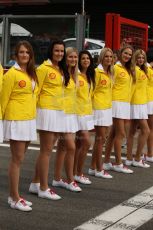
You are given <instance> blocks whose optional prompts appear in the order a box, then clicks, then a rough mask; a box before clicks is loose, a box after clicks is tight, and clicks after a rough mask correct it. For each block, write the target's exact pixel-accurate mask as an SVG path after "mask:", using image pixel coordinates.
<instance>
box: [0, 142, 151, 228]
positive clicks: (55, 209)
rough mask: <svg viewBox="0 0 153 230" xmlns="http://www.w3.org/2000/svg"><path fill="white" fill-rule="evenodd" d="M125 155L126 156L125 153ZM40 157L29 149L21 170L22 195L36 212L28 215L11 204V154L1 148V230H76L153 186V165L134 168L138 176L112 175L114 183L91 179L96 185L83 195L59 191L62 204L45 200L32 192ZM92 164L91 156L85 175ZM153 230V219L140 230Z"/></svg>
mask: <svg viewBox="0 0 153 230" xmlns="http://www.w3.org/2000/svg"><path fill="white" fill-rule="evenodd" d="M31 146H35V147H36V146H37V147H39V143H32V145H31ZM123 152H125V150H124V149H123ZM38 153H39V150H30V149H29V150H28V151H27V154H26V156H25V160H24V162H23V165H22V169H21V176H20V188H19V189H20V192H21V195H22V196H23V197H24V198H26V199H27V200H29V201H32V202H33V210H32V212H30V213H24V212H21V211H18V210H12V209H11V208H10V207H9V205H8V204H7V197H8V177H7V168H8V163H9V158H10V150H9V147H7V146H5V147H4V146H1V147H0V230H25V229H26V230H27V229H28V230H35V229H36V230H73V229H74V228H75V227H77V226H79V225H81V224H82V223H84V222H86V221H88V220H90V219H92V218H94V217H96V216H97V215H100V214H101V213H103V212H105V211H107V210H109V209H110V208H112V207H114V206H116V205H118V204H120V203H121V202H123V201H125V200H127V199H129V198H131V197H133V196H134V195H136V194H138V193H140V192H142V191H144V190H146V189H148V188H149V187H151V186H152V185H153V164H151V167H150V168H148V169H142V168H133V167H132V169H133V170H134V173H133V174H131V175H128V174H123V173H117V172H111V175H113V179H101V178H95V177H92V176H89V177H90V179H91V181H92V184H91V185H80V186H81V187H82V189H83V191H82V192H80V193H74V192H70V191H67V190H65V189H62V188H56V189H55V190H56V192H57V193H58V194H59V195H60V196H62V199H61V200H59V201H51V200H45V199H41V198H38V197H37V195H33V194H30V193H29V192H28V188H29V184H30V182H31V179H32V176H33V174H34V166H35V161H36V158H37V155H38ZM54 156H55V152H53V154H52V158H51V161H50V171H49V184H50V186H51V182H52V179H53V169H54ZM123 156H124V153H123ZM90 160H91V156H88V157H87V159H86V162H85V169H84V173H85V174H87V170H88V168H89V165H90ZM63 176H64V173H63ZM152 229H153V219H151V220H150V221H149V222H147V223H146V224H145V225H143V226H142V227H140V228H139V230H152ZM93 230H94V229H93Z"/></svg>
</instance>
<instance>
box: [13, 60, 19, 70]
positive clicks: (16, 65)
mask: <svg viewBox="0 0 153 230" xmlns="http://www.w3.org/2000/svg"><path fill="white" fill-rule="evenodd" d="M13 67H14V68H15V69H19V70H21V67H20V66H19V64H18V63H17V62H15V64H14V65H13Z"/></svg>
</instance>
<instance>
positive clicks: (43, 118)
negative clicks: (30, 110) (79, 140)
mask: <svg viewBox="0 0 153 230" xmlns="http://www.w3.org/2000/svg"><path fill="white" fill-rule="evenodd" d="M37 129H38V130H45V131H50V132H59V133H69V132H71V133H75V132H76V131H78V119H77V116H76V115H75V114H65V113H64V112H63V111H62V110H49V109H37Z"/></svg>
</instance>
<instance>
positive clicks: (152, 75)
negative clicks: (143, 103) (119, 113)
mask: <svg viewBox="0 0 153 230" xmlns="http://www.w3.org/2000/svg"><path fill="white" fill-rule="evenodd" d="M147 72H148V74H147V76H148V84H147V100H148V104H147V109H148V120H147V121H148V125H149V129H150V134H149V136H148V139H147V153H145V154H144V160H145V161H148V162H151V163H152V162H153V93H152V92H153V68H152V66H151V65H150V63H147Z"/></svg>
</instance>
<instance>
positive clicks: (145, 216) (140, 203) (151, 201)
mask: <svg viewBox="0 0 153 230" xmlns="http://www.w3.org/2000/svg"><path fill="white" fill-rule="evenodd" d="M152 218H153V187H150V188H149V189H147V190H145V191H143V192H141V193H139V194H138V195H136V196H134V197H132V198H130V199H129V200H126V201H125V202H123V203H121V204H119V205H117V206H115V207H114V208H112V209H110V210H108V211H106V212H104V213H102V214H101V215H99V216H97V217H95V218H93V219H91V220H89V221H87V222H85V223H84V224H82V225H80V226H78V227H76V228H74V230H103V229H107V230H135V229H137V228H138V227H140V226H141V225H143V224H144V223H146V222H147V221H149V220H150V219H152Z"/></svg>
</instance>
